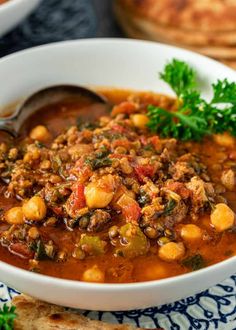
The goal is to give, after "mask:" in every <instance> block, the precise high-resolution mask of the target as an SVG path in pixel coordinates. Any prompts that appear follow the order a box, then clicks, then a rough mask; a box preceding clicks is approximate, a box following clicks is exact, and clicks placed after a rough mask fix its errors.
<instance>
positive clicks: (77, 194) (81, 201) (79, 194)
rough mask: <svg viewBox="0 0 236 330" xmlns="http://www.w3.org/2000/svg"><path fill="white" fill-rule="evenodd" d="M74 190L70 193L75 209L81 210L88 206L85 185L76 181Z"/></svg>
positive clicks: (72, 207) (72, 206)
mask: <svg viewBox="0 0 236 330" xmlns="http://www.w3.org/2000/svg"><path fill="white" fill-rule="evenodd" d="M72 190H73V192H72V194H71V195H70V197H69V198H70V206H71V209H73V210H79V209H82V208H83V207H85V206H86V201H85V196H84V185H83V184H80V183H76V184H75V185H74V186H73V188H72Z"/></svg>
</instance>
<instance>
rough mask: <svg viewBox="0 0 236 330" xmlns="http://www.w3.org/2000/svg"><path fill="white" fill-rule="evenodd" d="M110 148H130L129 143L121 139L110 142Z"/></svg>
mask: <svg viewBox="0 0 236 330" xmlns="http://www.w3.org/2000/svg"><path fill="white" fill-rule="evenodd" d="M112 147H113V148H116V147H124V148H126V149H129V147H130V142H129V141H128V140H126V139H121V140H115V141H113V142H112Z"/></svg>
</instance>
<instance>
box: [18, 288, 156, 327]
mask: <svg viewBox="0 0 236 330" xmlns="http://www.w3.org/2000/svg"><path fill="white" fill-rule="evenodd" d="M12 304H13V305H14V306H16V313H17V315H18V316H17V318H16V320H15V322H14V330H42V329H43V330H135V329H137V330H138V329H139V330H142V328H136V327H134V326H133V325H129V324H122V325H117V324H108V323H104V322H101V321H93V320H90V319H88V318H87V317H84V316H82V315H80V314H79V313H78V312H69V311H66V310H65V308H64V307H60V306H56V305H52V304H48V303H45V302H42V301H39V300H36V299H34V298H31V297H28V296H26V295H23V294H22V295H19V296H16V297H14V299H13V301H12ZM143 330H144V329H143ZM156 330H157V329H156ZM159 330H161V329H159Z"/></svg>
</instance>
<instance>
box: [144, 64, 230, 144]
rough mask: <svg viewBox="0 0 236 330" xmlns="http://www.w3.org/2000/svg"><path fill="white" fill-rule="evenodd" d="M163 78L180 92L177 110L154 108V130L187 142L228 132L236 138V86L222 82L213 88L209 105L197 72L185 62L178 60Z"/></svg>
mask: <svg viewBox="0 0 236 330" xmlns="http://www.w3.org/2000/svg"><path fill="white" fill-rule="evenodd" d="M160 77H161V79H162V80H164V81H165V82H166V83H168V84H169V85H170V87H171V88H172V89H173V91H174V92H175V93H176V95H177V110H176V111H168V110H166V109H163V108H160V107H156V106H154V105H150V106H149V107H148V116H149V119H150V120H149V123H148V127H149V128H150V130H151V131H153V132H157V133H158V134H160V135H161V136H162V137H174V138H177V139H180V140H183V141H187V140H195V141H199V140H201V139H202V138H203V137H204V136H205V135H210V134H215V133H224V132H226V131H227V132H229V133H230V134H232V135H234V136H236V83H234V82H232V83H230V82H228V80H227V79H224V80H218V81H217V82H216V83H215V84H213V85H212V89H213V96H212V99H211V101H210V102H207V101H206V100H204V99H203V98H202V96H201V94H200V92H199V91H198V88H197V77H196V72H195V71H194V70H193V69H192V68H191V67H190V66H189V65H188V64H186V63H185V62H182V61H179V60H176V59H174V60H173V61H172V62H170V63H168V64H167V65H166V66H165V68H164V72H162V73H160Z"/></svg>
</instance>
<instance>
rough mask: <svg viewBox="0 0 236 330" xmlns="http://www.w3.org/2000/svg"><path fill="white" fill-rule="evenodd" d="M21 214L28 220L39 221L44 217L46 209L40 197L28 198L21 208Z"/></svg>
mask: <svg viewBox="0 0 236 330" xmlns="http://www.w3.org/2000/svg"><path fill="white" fill-rule="evenodd" d="M22 209H23V214H24V216H25V217H26V218H27V219H28V220H33V221H40V220H43V218H45V216H46V212H47V207H46V204H45V202H44V200H43V199H42V197H39V196H34V197H32V198H30V199H29V200H28V201H27V202H26V203H25V204H24V205H23V207H22Z"/></svg>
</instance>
